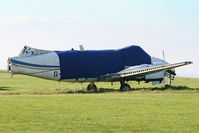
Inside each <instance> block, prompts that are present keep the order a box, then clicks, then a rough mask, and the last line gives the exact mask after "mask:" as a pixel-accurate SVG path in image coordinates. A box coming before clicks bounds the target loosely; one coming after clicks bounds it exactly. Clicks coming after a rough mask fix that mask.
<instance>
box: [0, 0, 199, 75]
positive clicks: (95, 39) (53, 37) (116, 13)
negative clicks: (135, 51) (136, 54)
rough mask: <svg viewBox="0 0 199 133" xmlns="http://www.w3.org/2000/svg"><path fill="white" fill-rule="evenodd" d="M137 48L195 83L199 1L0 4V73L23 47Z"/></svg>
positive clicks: (29, 0) (19, 0)
mask: <svg viewBox="0 0 199 133" xmlns="http://www.w3.org/2000/svg"><path fill="white" fill-rule="evenodd" d="M79 44H83V45H84V47H85V48H86V49H115V48H121V47H124V46H127V45H133V44H134V45H139V46H141V47H142V48H143V49H144V50H145V51H146V52H148V53H149V54H150V55H152V56H156V57H161V58H162V50H164V51H165V55H166V60H167V61H168V62H171V63H174V62H179V61H185V60H191V61H193V62H194V64H193V65H190V66H186V67H182V68H179V69H177V73H178V75H179V76H190V77H199V72H198V68H199V63H198V61H199V52H198V50H199V0H0V46H1V48H0V58H1V59H0V69H6V62H7V58H8V57H12V56H15V55H18V54H19V52H20V51H21V49H22V48H23V46H24V45H29V46H32V47H36V48H41V49H49V50H55V49H56V50H67V49H70V48H72V47H73V48H75V49H78V45H79Z"/></svg>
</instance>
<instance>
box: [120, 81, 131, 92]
mask: <svg viewBox="0 0 199 133" xmlns="http://www.w3.org/2000/svg"><path fill="white" fill-rule="evenodd" d="M120 84H121V86H120V91H130V89H131V87H130V85H129V84H126V83H125V81H124V80H122V81H120Z"/></svg>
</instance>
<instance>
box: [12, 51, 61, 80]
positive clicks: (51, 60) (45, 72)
mask: <svg viewBox="0 0 199 133" xmlns="http://www.w3.org/2000/svg"><path fill="white" fill-rule="evenodd" d="M12 59H13V60H15V61H20V62H24V63H28V64H34V65H39V66H60V63H59V57H58V55H57V54H56V52H50V53H47V54H41V55H34V56H28V57H20V56H19V57H14V58H12ZM39 66H38V67H35V66H32V65H23V64H18V63H14V62H12V65H11V71H12V73H13V74H26V75H30V76H36V77H40V78H45V79H52V80H60V68H59V67H56V68H53V67H49V68H48V67H39Z"/></svg>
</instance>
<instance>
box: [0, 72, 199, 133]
mask: <svg viewBox="0 0 199 133" xmlns="http://www.w3.org/2000/svg"><path fill="white" fill-rule="evenodd" d="M198 81H199V79H195V78H176V80H175V81H174V83H173V87H169V88H166V87H165V86H164V85H159V86H151V85H150V84H144V83H141V84H140V85H138V84H137V83H136V82H133V83H132V82H130V84H131V87H132V88H133V90H131V91H129V92H120V91H118V89H119V83H114V85H113V86H111V84H110V83H97V86H98V91H97V92H94V91H91V92H87V91H86V90H85V88H86V86H87V84H88V83H84V84H82V85H81V84H79V83H62V82H61V83H59V82H56V81H49V80H43V79H39V78H34V77H28V76H22V75H16V76H14V77H13V78H11V77H10V75H9V74H8V73H4V72H3V73H2V72H1V73H0V132H3V133H6V132H19V133H23V132H24V133H27V132H41V133H44V132H147V133H148V132H155V133H156V132H169V133H170V132H174V133H176V132H187V133H189V132H198V131H199V82H198Z"/></svg>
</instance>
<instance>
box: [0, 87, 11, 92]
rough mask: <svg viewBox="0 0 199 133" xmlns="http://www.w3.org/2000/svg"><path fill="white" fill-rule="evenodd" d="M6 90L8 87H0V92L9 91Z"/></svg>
mask: <svg viewBox="0 0 199 133" xmlns="http://www.w3.org/2000/svg"><path fill="white" fill-rule="evenodd" d="M8 88H10V87H0V91H9V90H11V89H8Z"/></svg>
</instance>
